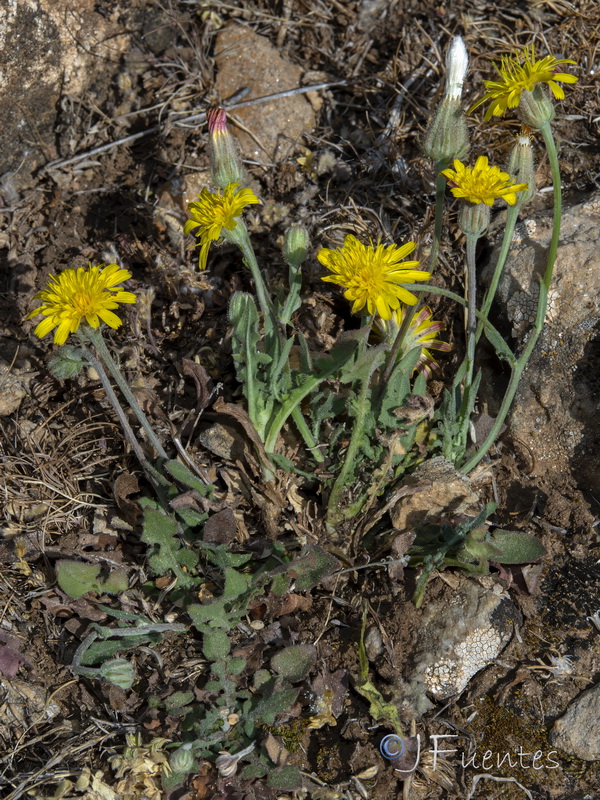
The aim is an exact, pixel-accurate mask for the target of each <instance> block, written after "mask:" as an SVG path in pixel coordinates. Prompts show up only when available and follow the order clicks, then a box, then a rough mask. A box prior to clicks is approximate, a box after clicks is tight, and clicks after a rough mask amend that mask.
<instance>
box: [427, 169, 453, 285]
mask: <svg viewBox="0 0 600 800" xmlns="http://www.w3.org/2000/svg"><path fill="white" fill-rule="evenodd" d="M449 163H450V162H449V161H448V159H447V158H442V159H440V160H439V161H436V162H435V226H434V229H433V241H432V243H431V256H430V259H429V271H430V272H433V271H434V270H435V268H436V267H437V262H438V258H439V255H440V244H441V241H442V226H443V222H444V197H445V195H446V176H445V175H442V174H441V172H442V170H443V169H446V167H447V166H448V164H449Z"/></svg>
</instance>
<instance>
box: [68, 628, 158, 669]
mask: <svg viewBox="0 0 600 800" xmlns="http://www.w3.org/2000/svg"><path fill="white" fill-rule="evenodd" d="M115 636H118V628H115ZM159 638H160V637H159V636H157V635H154V636H152V635H151V634H146V635H142V636H128V637H127V639H108V640H105V641H96V642H92V644H91V645H90V646H89V647H88V648H87V650H86V651H85V653H84V654H83V655H82V657H81V666H82V667H91V666H94V665H95V664H100V663H102V662H103V661H106V660H107V659H109V658H112V657H113V656H114V655H116V654H117V653H119V652H120V651H123V650H133V649H135V648H136V647H140V645H144V644H148V642H156V641H158V639H159Z"/></svg>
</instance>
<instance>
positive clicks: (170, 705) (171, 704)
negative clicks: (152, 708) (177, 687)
mask: <svg viewBox="0 0 600 800" xmlns="http://www.w3.org/2000/svg"><path fill="white" fill-rule="evenodd" d="M193 701H194V693H193V692H173V694H171V695H169V696H168V697H167V698H166V699H165V709H166V710H167V711H172V710H173V709H176V708H184V706H189V705H190V703H193Z"/></svg>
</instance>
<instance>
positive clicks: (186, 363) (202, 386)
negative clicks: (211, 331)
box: [181, 358, 214, 414]
mask: <svg viewBox="0 0 600 800" xmlns="http://www.w3.org/2000/svg"><path fill="white" fill-rule="evenodd" d="M181 367H182V370H183V374H184V375H185V376H186V377H189V378H192V379H193V381H194V384H195V387H196V413H197V414H198V413H200V411H204V409H205V408H207V407H208V406H209V405H210V401H211V397H212V396H213V393H214V384H213V382H212V379H211V377H210V375H209V374H208V372H207V371H206V370H205V369H204V367H203V366H202V365H201V364H196V362H195V361H192V360H191V359H189V358H183V359H182V360H181Z"/></svg>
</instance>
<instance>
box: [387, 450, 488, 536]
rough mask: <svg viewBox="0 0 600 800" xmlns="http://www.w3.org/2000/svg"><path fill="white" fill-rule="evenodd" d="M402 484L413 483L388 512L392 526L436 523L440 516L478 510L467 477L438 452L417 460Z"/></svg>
mask: <svg viewBox="0 0 600 800" xmlns="http://www.w3.org/2000/svg"><path fill="white" fill-rule="evenodd" d="M404 485H406V486H411V487H414V489H415V491H414V493H411V494H409V495H408V496H406V497H402V498H401V499H400V500H399V502H398V503H397V504H396V506H395V507H394V508H393V509H392V511H391V512H390V516H391V519H392V525H393V526H394V528H395V529H396V530H399V531H405V530H409V529H411V528H414V527H416V526H420V525H427V524H438V523H439V522H440V521H441V519H442V517H444V518H447V517H450V516H456V515H460V514H469V515H471V516H474V517H475V516H477V514H478V513H479V512H480V511H481V503H480V501H479V497H478V495H477V494H476V493H475V492H474V491H473V488H472V486H471V481H470V480H469V478H467V477H466V475H463V474H462V472H459V471H458V470H457V469H455V467H454V466H453V464H451V463H450V462H449V461H446V459H444V458H442V457H441V456H436V457H435V458H431V459H429V461H425V462H424V463H423V464H421V465H420V466H419V467H418V469H416V470H415V471H414V472H413V474H412V475H410V476H409V477H408V478H406V480H405V482H404Z"/></svg>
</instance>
